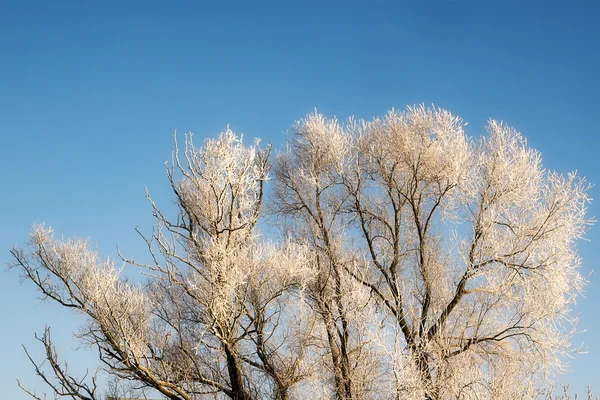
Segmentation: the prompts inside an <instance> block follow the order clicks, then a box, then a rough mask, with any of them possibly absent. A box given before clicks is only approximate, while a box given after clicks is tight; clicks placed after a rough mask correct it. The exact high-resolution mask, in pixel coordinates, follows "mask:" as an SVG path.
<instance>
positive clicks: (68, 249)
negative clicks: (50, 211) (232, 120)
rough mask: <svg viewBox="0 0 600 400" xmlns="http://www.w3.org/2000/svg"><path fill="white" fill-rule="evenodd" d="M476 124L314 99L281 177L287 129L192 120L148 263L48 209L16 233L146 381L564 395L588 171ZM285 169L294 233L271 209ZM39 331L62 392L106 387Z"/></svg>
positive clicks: (392, 394) (102, 344)
mask: <svg viewBox="0 0 600 400" xmlns="http://www.w3.org/2000/svg"><path fill="white" fill-rule="evenodd" d="M463 126H464V124H463V123H462V121H461V120H460V119H459V118H457V117H455V116H453V115H451V114H450V113H449V112H447V111H444V110H440V109H433V108H432V109H428V108H425V107H423V106H418V107H411V108H408V109H407V111H405V112H396V111H391V112H389V113H388V114H387V115H386V116H384V117H382V118H376V119H374V120H372V121H369V122H367V121H355V120H354V119H350V120H349V121H348V122H347V123H345V124H341V123H338V121H337V120H335V119H328V118H325V117H324V116H322V115H320V114H318V113H316V112H315V113H313V114H310V115H308V116H307V117H306V118H304V119H302V120H301V121H299V122H298V123H297V124H296V125H294V128H293V135H292V136H291V137H290V139H289V143H288V145H287V147H286V149H285V151H282V152H281V153H279V154H278V155H277V156H276V157H275V158H274V165H273V167H272V173H273V178H270V176H269V172H270V171H269V170H270V168H271V166H270V164H269V157H270V148H269V147H267V148H266V149H264V150H261V149H260V147H259V143H258V142H257V143H255V144H254V145H252V146H245V145H244V144H243V143H242V139H241V137H239V136H237V135H235V134H234V133H233V132H231V131H230V130H229V129H227V130H226V131H225V132H223V133H221V134H220V135H219V138H218V139H216V140H208V141H206V142H205V144H204V146H203V147H202V148H196V147H195V146H194V144H193V142H192V137H191V135H190V136H188V137H186V139H185V149H183V150H182V151H180V150H179V149H178V148H177V147H176V149H175V151H174V153H173V160H172V163H171V164H170V165H169V166H168V167H167V176H168V179H169V181H170V183H171V187H172V189H173V192H174V194H175V198H176V204H177V208H178V209H177V211H178V212H177V217H176V218H175V219H169V218H167V217H166V216H165V214H163V212H162V211H161V210H160V209H159V208H158V207H157V206H156V205H155V203H154V202H153V201H152V199H151V198H150V197H149V196H147V197H148V199H149V201H150V203H151V205H152V209H153V214H154V217H155V221H156V225H155V228H154V230H153V232H152V233H151V234H150V235H149V236H144V235H143V234H141V233H140V235H142V237H143V240H145V242H146V244H147V247H148V251H149V254H150V256H151V257H150V260H151V262H150V263H138V262H136V261H135V260H132V259H125V258H123V260H124V261H126V262H128V263H129V264H132V265H135V266H138V267H141V268H143V269H144V270H145V271H146V275H147V281H146V282H144V283H136V282H131V281H129V280H127V279H126V278H125V277H124V276H123V275H122V274H121V273H120V270H119V269H117V268H116V267H115V265H114V263H113V262H112V261H111V260H108V259H107V260H102V259H100V258H99V257H98V255H97V254H96V253H95V252H93V251H91V250H90V249H89V248H88V244H87V241H86V240H75V239H73V240H66V241H63V240H57V239H55V238H54V237H53V235H52V230H51V229H49V228H45V227H44V226H43V225H38V226H34V228H33V229H32V233H31V238H30V242H29V245H28V246H27V247H25V248H15V249H13V250H12V255H13V259H14V263H13V267H15V268H19V269H20V270H21V272H22V274H23V277H24V279H26V280H29V281H32V282H33V283H34V284H35V285H36V286H37V288H38V289H39V291H40V292H41V293H42V295H43V296H44V297H45V298H48V299H50V300H53V301H55V302H57V303H59V304H61V305H62V306H64V307H67V308H69V309H72V310H75V311H77V312H79V313H81V314H83V315H85V316H86V321H87V323H86V325H84V326H83V327H82V328H81V329H80V331H79V333H78V337H79V339H80V340H81V341H83V342H84V343H85V344H87V345H89V346H91V347H94V348H96V349H97V351H98V354H99V359H100V361H101V363H102V366H103V369H104V370H105V371H106V373H108V374H109V375H110V376H112V377H113V379H114V381H115V382H131V383H132V385H131V387H134V388H135V390H137V391H139V393H144V391H145V390H152V391H153V393H157V394H158V395H162V396H163V397H164V398H169V399H186V400H190V399H200V398H231V399H236V400H251V399H263V398H272V399H281V400H287V399H293V398H299V399H301V398H308V397H311V398H336V399H340V400H341V399H387V398H390V399H391V398H394V399H419V400H421V399H427V400H433V399H436V400H437V399H482V398H488V399H513V398H536V397H540V398H548V396H550V397H551V396H552V395H551V394H548V393H549V392H548V391H543V390H541V389H543V388H545V387H548V385H549V384H550V383H551V380H550V378H551V377H552V376H553V374H554V373H555V372H557V371H560V369H561V368H562V367H563V364H562V358H561V355H563V354H564V353H565V352H568V351H569V350H570V344H569V339H570V337H571V335H572V334H573V332H574V327H575V324H576V322H577V321H576V318H575V317H573V316H572V315H571V314H570V313H569V310H570V307H571V305H572V304H573V302H574V301H575V299H576V296H577V295H578V294H579V293H580V292H581V290H582V288H583V285H584V280H583V279H582V277H581V276H580V274H579V273H578V271H577V267H578V266H579V263H580V261H579V258H578V257H577V254H576V250H575V242H576V240H577V239H579V238H581V237H582V235H583V233H584V230H585V227H586V225H587V224H589V223H590V222H591V221H590V220H589V219H586V216H585V210H586V204H587V203H588V201H589V199H588V196H587V189H588V186H587V185H586V183H585V181H584V180H583V179H581V178H577V177H576V176H575V175H574V174H569V175H568V176H566V177H564V176H561V175H559V174H556V173H554V172H549V171H545V170H544V169H543V168H542V166H541V157H540V155H539V153H538V152H536V151H535V150H532V149H530V148H529V147H528V146H527V144H526V142H525V140H524V139H523V138H522V137H521V136H520V135H519V134H518V133H517V132H515V131H514V130H513V129H510V128H508V127H506V126H504V125H503V124H501V123H498V122H495V121H490V122H489V124H488V127H487V135H486V136H485V137H483V138H482V139H480V140H479V141H474V140H472V139H470V138H469V137H467V136H466V135H465V133H464V131H463ZM175 144H176V146H177V140H176V141H175ZM271 179H272V180H273V181H274V189H273V191H272V196H271V197H270V198H267V199H266V200H267V203H268V204H269V207H268V209H269V210H270V213H271V215H272V217H273V221H274V222H275V223H277V224H278V227H279V228H280V229H279V231H280V233H281V236H280V238H279V239H277V240H266V239H265V238H263V237H262V236H261V235H260V232H259V230H258V227H257V225H258V222H259V218H260V216H261V215H262V214H264V211H263V208H264V207H263V203H264V202H265V184H266V183H267V182H268V181H269V180H271ZM40 341H41V342H42V344H43V345H44V347H45V349H46V359H47V360H48V361H49V363H48V365H49V366H50V370H49V371H48V370H44V369H43V368H42V367H41V366H40V365H39V364H37V363H35V362H34V361H33V358H32V357H30V360H32V362H33V363H34V365H35V368H36V371H37V373H38V375H40V377H41V378H42V379H43V380H44V381H45V382H46V383H47V384H48V385H49V386H50V388H51V390H52V392H53V393H54V394H55V395H57V396H70V397H71V398H73V399H98V398H99V397H98V394H97V393H98V389H97V378H96V377H94V378H86V377H85V376H82V377H75V376H72V375H71V374H70V372H69V371H68V370H67V368H66V365H65V364H63V363H61V361H60V360H58V358H57V354H56V351H55V350H54V347H53V345H52V341H51V339H50V335H49V331H48V330H47V331H46V333H45V334H44V335H43V336H42V337H41V338H40ZM28 356H29V353H28ZM25 390H26V389H25ZM26 391H27V390H26ZM28 393H29V392H28ZM30 394H31V395H32V396H34V397H35V394H33V393H30Z"/></svg>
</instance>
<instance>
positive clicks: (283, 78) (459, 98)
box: [0, 1, 600, 399]
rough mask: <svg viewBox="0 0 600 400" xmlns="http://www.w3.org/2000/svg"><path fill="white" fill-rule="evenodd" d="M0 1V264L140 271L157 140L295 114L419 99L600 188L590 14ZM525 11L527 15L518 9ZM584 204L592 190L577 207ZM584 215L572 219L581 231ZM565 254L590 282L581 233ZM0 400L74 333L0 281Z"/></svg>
mask: <svg viewBox="0 0 600 400" xmlns="http://www.w3.org/2000/svg"><path fill="white" fill-rule="evenodd" d="M258 3H260V4H259V5H252V6H250V5H248V4H246V5H240V4H236V3H234V2H225V3H222V5H219V6H218V5H217V2H206V3H202V2H172V4H170V3H168V2H158V1H144V2H142V1H129V2H118V3H117V2H114V3H110V2H32V1H23V2H16V1H15V2H5V3H4V4H3V5H2V11H1V12H0V49H1V57H0V135H1V141H0V160H2V162H3V165H4V166H3V167H2V168H1V169H0V190H1V191H2V207H0V221H2V222H1V224H2V228H0V261H1V262H8V261H9V254H8V252H9V250H10V248H11V247H12V246H13V245H15V244H19V243H20V244H23V243H24V242H25V241H26V240H27V234H28V230H29V227H30V226H31V224H33V223H36V222H42V221H46V223H47V224H49V225H51V226H53V227H54V228H55V229H56V231H57V232H58V234H59V235H60V234H64V235H65V236H71V235H74V234H76V235H78V236H80V237H88V236H89V237H91V239H92V242H93V243H94V244H95V245H97V246H98V249H99V250H100V252H101V253H102V254H103V255H109V256H113V255H115V254H116V251H115V246H116V245H117V244H119V245H120V248H121V249H122V251H123V253H124V254H126V255H132V256H136V255H137V256H143V245H142V243H141V242H140V240H139V238H138V237H137V235H136V234H135V232H134V228H135V227H136V226H139V227H140V229H142V230H146V232H147V231H148V230H149V229H150V227H151V210H150V207H149V205H148V204H147V202H146V201H145V199H144V187H148V188H149V190H150V192H151V194H152V195H153V196H154V198H155V199H156V201H157V202H158V203H159V204H162V205H163V206H164V207H167V208H168V207H169V206H170V205H171V204H172V200H173V199H172V197H171V196H170V193H169V190H168V185H167V182H166V178H165V175H164V166H163V163H164V162H165V161H167V160H168V159H169V158H170V152H171V148H172V138H171V135H172V133H173V131H174V130H177V131H178V132H180V133H183V132H189V131H192V132H194V133H195V137H196V139H197V141H198V142H200V141H201V139H202V138H204V137H209V136H214V135H216V134H217V133H218V131H219V130H222V129H223V128H224V127H225V126H226V125H227V124H230V125H231V127H232V129H234V130H235V131H237V132H242V133H244V134H245V136H246V137H247V138H253V137H261V138H263V139H264V140H266V141H271V142H272V143H273V144H274V145H275V147H277V146H279V145H280V144H281V143H282V142H283V140H284V135H283V133H284V132H285V131H286V130H287V129H288V127H289V126H290V125H291V124H292V123H293V121H295V120H297V119H299V118H301V117H302V116H304V115H305V114H306V113H308V112H310V111H312V110H313V109H314V108H315V107H316V108H318V110H319V111H321V112H323V113H325V114H327V115H337V116H338V117H340V118H345V117H347V116H349V115H357V116H359V117H364V118H371V117H372V116H376V115H382V114H384V113H385V112H386V111H387V110H388V109H390V108H392V107H395V108H404V107H405V106H406V105H412V104H415V103H421V102H424V103H425V104H435V105H436V106H440V107H443V108H446V109H449V110H450V111H452V112H453V113H455V114H458V115H460V116H461V117H463V118H464V119H465V120H466V121H467V122H468V123H469V125H468V127H467V132H468V133H469V134H470V135H471V136H473V137H477V136H479V135H480V134H481V133H482V132H483V126H484V124H485V121H486V120H487V119H488V118H495V119H500V120H504V121H505V122H506V123H508V124H509V125H512V126H514V127H515V128H516V129H518V130H519V131H521V132H522V133H523V134H524V136H525V137H527V139H528V141H529V143H530V144H531V145H532V146H533V147H535V148H537V149H539V150H540V151H541V152H542V155H543V159H544V166H545V167H546V168H548V169H555V170H558V171H560V172H563V173H566V172H568V171H571V170H578V172H579V173H580V174H581V175H584V176H587V177H588V179H589V181H590V182H592V183H596V184H600V168H599V167H600V163H599V162H598V150H599V148H600V139H599V133H600V132H599V128H598V121H597V116H598V110H599V109H600V100H599V93H600V79H599V78H598V75H597V74H598V71H600V48H599V44H598V43H599V40H600V26H599V25H598V24H597V19H598V15H600V8H599V6H598V5H596V4H594V3H593V2H588V3H583V2H569V3H567V2H548V1H545V2H542V1H531V2H520V3H517V2H515V3H511V2H507V1H506V2H505V1H497V2H492V1H483V2H475V1H473V2H460V1H439V2H436V1H427V2H416V1H415V2H406V3H400V2H389V3H388V2H383V1H375V2H372V3H367V2H361V3H354V4H353V3H350V2H344V3H341V2H340V3H335V2H331V1H330V2H322V3H321V4H318V3H317V2H258ZM522 3H528V4H526V5H525V4H522ZM591 195H592V197H593V198H599V197H600V196H598V187H595V188H593V189H592V190H591ZM598 210H599V205H598V204H597V202H596V203H593V204H592V205H591V206H590V209H589V215H590V216H598V215H599V214H600V212H598ZM598 232H599V228H598V227H593V228H592V229H591V230H590V231H589V234H588V236H587V237H588V239H589V240H590V241H589V242H582V243H580V244H579V248H580V254H581V255H582V256H583V266H582V272H583V273H584V274H589V273H590V272H591V271H592V270H598V269H599V268H598V263H599V261H600V251H598V245H599V243H600V234H599V233H598ZM590 281H591V283H590V285H589V286H588V288H587V294H586V298H582V299H581V300H580V301H579V303H578V305H577V308H576V310H575V311H576V312H579V313H581V318H580V319H581V322H580V329H582V330H585V332H584V333H582V334H580V335H578V336H577V337H576V338H575V343H581V342H582V341H583V342H584V343H585V346H586V347H587V348H588V350H589V353H588V354H586V355H578V356H576V357H575V359H574V360H573V361H572V362H571V368H572V369H573V371H574V372H573V373H569V374H566V375H565V376H564V377H563V380H564V381H565V382H566V383H569V384H571V385H572V386H574V387H578V388H582V387H583V386H584V385H586V384H588V383H590V384H595V385H596V387H597V390H598V391H600V386H598V385H600V384H598V383H597V382H600V364H598V362H597V361H595V360H598V359H600V321H599V319H598V308H599V307H600V279H598V277H597V275H593V276H591V277H590ZM0 307H2V310H1V311H0V329H1V331H0V332H1V333H0V334H1V339H0V359H2V360H3V362H2V363H0V388H1V389H0V397H2V398H10V399H21V398H25V395H24V394H22V393H21V392H20V391H19V389H18V388H17V387H16V383H15V378H16V377H20V378H21V379H22V381H23V383H24V384H26V385H28V386H30V387H33V388H37V389H38V390H39V389H41V388H42V387H43V386H42V385H40V383H39V381H38V380H37V379H36V377H35V374H34V373H33V371H32V369H31V368H30V366H29V365H28V364H27V362H26V359H25V357H24V354H23V352H22V349H21V348H20V345H21V344H25V345H26V346H28V347H29V348H30V349H31V352H32V354H33V355H34V356H37V357H38V358H41V357H42V353H41V351H40V347H39V346H36V344H35V340H34V338H33V333H34V332H42V331H43V328H44V325H46V324H50V325H51V326H52V328H53V331H54V336H55V338H56V340H57V343H58V345H59V346H58V347H59V350H60V354H61V355H63V356H64V357H69V358H71V359H72V364H73V368H81V367H82V366H83V365H85V364H86V360H87V358H88V357H89V355H86V353H85V350H81V351H74V349H75V348H76V347H77V341H76V339H74V338H72V337H71V331H72V330H73V329H75V328H76V326H77V324H78V323H80V322H81V320H79V319H77V318H76V317H74V316H71V315H70V314H69V313H67V312H66V311H65V310H61V309H59V308H58V307H55V306H53V305H49V304H45V303H41V302H40V301H39V300H36V293H35V291H34V289H33V287H32V286H31V285H29V284H23V285H20V284H19V279H18V276H17V274H16V273H15V272H14V271H11V272H8V273H2V274H1V275H0Z"/></svg>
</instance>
